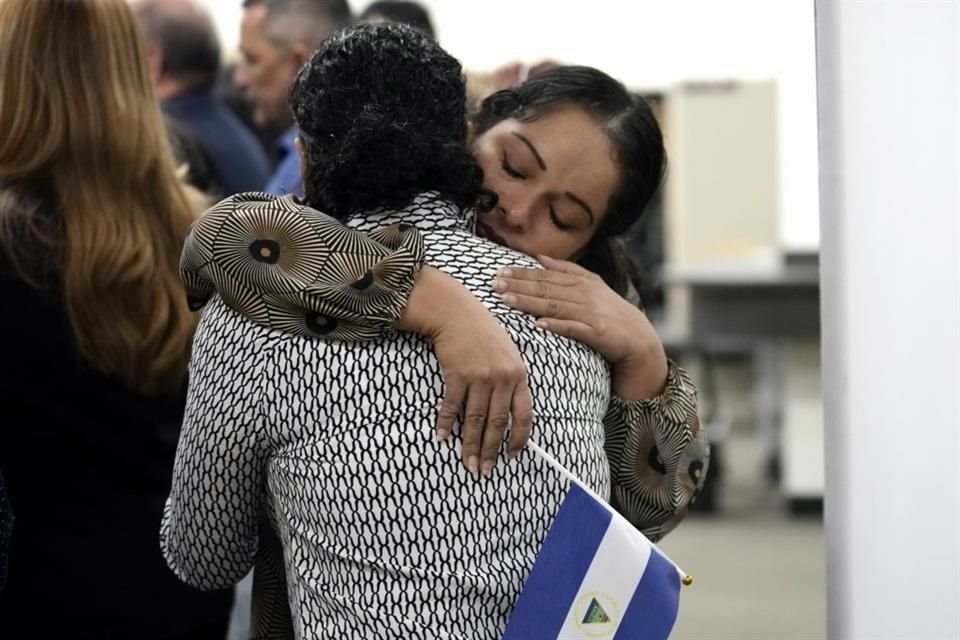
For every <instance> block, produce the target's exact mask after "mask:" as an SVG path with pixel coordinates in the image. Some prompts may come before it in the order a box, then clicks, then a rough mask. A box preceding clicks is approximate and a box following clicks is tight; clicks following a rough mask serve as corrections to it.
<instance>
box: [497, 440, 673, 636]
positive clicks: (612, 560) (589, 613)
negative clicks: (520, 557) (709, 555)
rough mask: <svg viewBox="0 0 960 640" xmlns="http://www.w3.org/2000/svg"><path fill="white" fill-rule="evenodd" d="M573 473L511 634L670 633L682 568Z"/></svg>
mask: <svg viewBox="0 0 960 640" xmlns="http://www.w3.org/2000/svg"><path fill="white" fill-rule="evenodd" d="M530 446H531V447H532V448H533V449H534V450H535V451H536V452H537V453H538V454H540V455H542V456H543V457H544V458H545V459H546V460H547V461H549V462H551V464H553V465H555V466H557V467H558V468H559V469H560V470H561V471H563V472H564V474H565V475H567V476H568V477H570V478H571V486H570V490H569V492H568V493H567V495H566V497H565V498H564V500H563V502H562V503H561V505H560V509H559V511H558V512H557V517H556V519H555V520H554V522H553V525H552V526H551V527H550V530H549V531H548V532H547V537H546V539H545V540H544V543H543V546H542V547H541V548H540V552H539V553H538V554H537V559H536V562H535V563H534V566H533V569H532V570H531V572H530V575H529V577H528V578H527V581H526V583H525V584H524V586H523V591H522V592H521V593H520V596H519V598H518V599H517V603H516V605H515V606H514V610H513V613H512V615H511V617H510V620H509V621H508V622H507V628H506V631H505V633H504V636H503V640H601V639H608V640H662V639H664V638H666V637H667V636H669V635H670V630H671V629H672V628H673V624H674V622H676V619H677V610H678V607H679V599H680V580H681V577H680V571H679V570H678V569H677V567H676V565H674V564H673V562H671V561H670V560H669V559H667V557H666V556H664V555H663V554H662V553H661V552H660V551H659V550H658V549H657V548H656V547H655V546H654V545H653V544H652V543H651V542H650V541H649V540H647V539H646V538H645V537H644V536H643V534H641V533H640V532H639V531H637V530H636V529H635V528H634V527H633V525H631V524H630V523H629V522H628V521H627V520H626V519H625V518H624V517H623V516H621V515H620V514H618V513H617V512H615V511H614V510H613V509H611V508H610V506H609V505H607V504H606V502H604V501H603V499H601V498H600V497H599V496H597V495H596V494H594V493H593V492H592V491H590V489H588V488H587V487H585V486H583V485H582V484H581V483H580V482H579V481H577V480H576V479H575V478H573V476H571V475H570V474H569V472H567V471H566V470H565V469H563V467H562V466H560V465H559V463H557V462H556V461H555V460H553V458H552V457H550V456H549V455H548V454H546V452H544V451H543V450H542V449H540V447H538V446H537V445H534V444H531V445H530Z"/></svg>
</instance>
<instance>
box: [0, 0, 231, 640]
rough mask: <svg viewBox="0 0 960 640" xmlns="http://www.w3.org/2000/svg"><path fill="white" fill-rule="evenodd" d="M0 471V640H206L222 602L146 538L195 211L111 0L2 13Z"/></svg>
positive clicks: (135, 44)
mask: <svg viewBox="0 0 960 640" xmlns="http://www.w3.org/2000/svg"><path fill="white" fill-rule="evenodd" d="M0 131H2V132H3V133H2V135H0V300H2V301H3V302H2V309H3V312H2V314H0V340H2V346H0V350H2V352H3V353H4V356H5V358H4V360H5V365H4V366H3V367H0V370H2V373H0V390H2V391H0V394H2V397H3V402H2V405H0V406H2V408H0V424H2V429H0V473H2V476H3V479H4V482H5V483H6V486H7V493H8V495H9V498H10V502H11V504H12V507H13V511H14V513H15V515H16V521H15V527H14V531H13V539H12V543H11V547H10V563H9V576H8V581H7V584H6V588H5V590H4V592H3V594H2V596H0V637H2V638H11V639H13V638H67V637H69V638H81V637H96V638H138V639H142V638H211V639H213V638H216V639H217V640H222V638H223V637H224V635H225V630H226V623H227V617H228V614H229V607H230V604H231V600H232V596H231V594H230V592H228V591H222V592H213V593H201V592H198V591H195V590H193V589H190V588H188V587H186V586H185V585H183V584H181V583H179V582H178V581H177V579H176V578H175V577H174V576H173V574H171V573H170V572H169V570H167V568H166V567H165V566H164V562H163V559H162V557H161V554H160V550H159V546H158V541H157V526H158V523H159V521H160V516H161V513H162V510H163V502H164V498H165V497H166V495H167V493H168V491H169V486H170V471H171V467H172V464H173V454H174V450H175V447H176V443H177V438H178V434H179V428H180V423H181V420H182V417H183V400H184V384H185V372H186V364H187V359H188V354H189V348H190V341H191V339H192V336H193V332H194V324H195V321H194V318H193V317H192V316H191V314H190V312H189V310H188V309H187V306H186V303H185V302H184V298H183V289H182V285H181V283H180V280H179V277H178V275H177V263H178V259H179V256H180V251H181V247H182V244H183V239H184V236H185V235H186V233H187V231H188V229H189V227H190V224H191V222H192V220H193V212H194V211H195V205H196V203H194V205H191V204H190V202H189V201H188V196H187V195H186V194H185V192H184V190H183V188H182V187H181V185H180V182H179V180H178V177H177V173H176V169H175V167H174V161H173V159H172V157H171V152H170V150H169V148H168V143H167V133H166V131H165V129H164V125H163V121H162V119H161V115H160V111H159V109H158V106H157V102H156V100H155V98H154V95H153V90H152V87H151V82H150V76H149V74H148V71H147V65H146V59H145V50H144V45H143V43H142V41H141V35H140V33H139V31H138V27H137V23H136V20H135V19H134V17H133V15H132V14H131V12H130V10H129V8H128V7H127V5H126V3H125V2H124V0H73V1H68V0H3V2H0Z"/></svg>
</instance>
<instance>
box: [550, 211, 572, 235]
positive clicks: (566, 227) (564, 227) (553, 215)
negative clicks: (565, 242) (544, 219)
mask: <svg viewBox="0 0 960 640" xmlns="http://www.w3.org/2000/svg"><path fill="white" fill-rule="evenodd" d="M550 220H551V221H552V222H553V224H554V226H555V227H556V228H557V229H559V230H560V231H573V230H575V229H576V226H574V225H572V224H567V223H566V222H564V221H563V220H562V219H561V218H560V216H558V215H557V210H556V209H554V208H553V206H552V205H551V206H550Z"/></svg>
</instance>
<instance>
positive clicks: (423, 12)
mask: <svg viewBox="0 0 960 640" xmlns="http://www.w3.org/2000/svg"><path fill="white" fill-rule="evenodd" d="M359 20H360V21H361V22H399V23H400V24H408V25H410V26H411V27H413V28H414V29H417V30H418V31H420V32H421V33H425V34H427V35H428V36H430V37H431V38H436V37H437V35H436V32H435V31H434V29H433V21H432V20H431V19H430V12H429V11H427V9H426V7H424V6H423V5H422V4H420V3H419V2H409V1H408V0H377V1H376V2H373V3H371V4H370V5H368V6H367V8H366V9H364V10H363V13H361V14H360V17H359Z"/></svg>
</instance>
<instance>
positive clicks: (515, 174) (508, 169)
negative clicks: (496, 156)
mask: <svg viewBox="0 0 960 640" xmlns="http://www.w3.org/2000/svg"><path fill="white" fill-rule="evenodd" d="M500 166H501V167H503V172H504V173H506V174H507V175H508V176H510V177H511V178H516V179H517V180H526V178H527V176H525V175H524V174H522V173H520V172H519V171H517V170H516V169H515V168H514V167H513V165H511V164H510V161H509V160H507V154H506V153H504V154H503V159H502V160H501V161H500Z"/></svg>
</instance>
